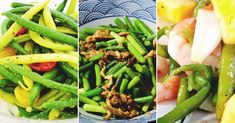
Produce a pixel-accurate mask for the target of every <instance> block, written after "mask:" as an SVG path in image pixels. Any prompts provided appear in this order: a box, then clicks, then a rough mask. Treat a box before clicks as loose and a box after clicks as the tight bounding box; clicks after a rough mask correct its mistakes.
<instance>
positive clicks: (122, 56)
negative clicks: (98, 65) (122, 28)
mask: <svg viewBox="0 0 235 123" xmlns="http://www.w3.org/2000/svg"><path fill="white" fill-rule="evenodd" d="M129 56H130V53H129V52H119V51H113V50H109V51H107V53H106V54H105V56H104V59H110V58H111V59H112V58H115V59H117V60H118V61H124V60H125V59H126V58H128V57H129Z"/></svg>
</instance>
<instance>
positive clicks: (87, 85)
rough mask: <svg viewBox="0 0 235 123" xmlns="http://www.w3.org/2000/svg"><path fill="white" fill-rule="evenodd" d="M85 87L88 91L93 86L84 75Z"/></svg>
mask: <svg viewBox="0 0 235 123" xmlns="http://www.w3.org/2000/svg"><path fill="white" fill-rule="evenodd" d="M82 83H83V88H84V89H85V90H86V91H88V90H90V88H91V85H90V82H89V80H88V79H87V78H86V77H85V76H84V77H82Z"/></svg>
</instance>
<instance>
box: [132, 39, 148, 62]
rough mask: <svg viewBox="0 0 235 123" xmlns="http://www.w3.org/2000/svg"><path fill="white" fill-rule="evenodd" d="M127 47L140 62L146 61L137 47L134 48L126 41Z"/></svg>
mask: <svg viewBox="0 0 235 123" xmlns="http://www.w3.org/2000/svg"><path fill="white" fill-rule="evenodd" d="M127 48H128V50H129V51H130V52H131V53H132V54H133V55H134V57H135V58H136V59H137V61H139V62H140V63H145V62H146V60H145V58H144V57H143V56H142V55H141V54H140V52H139V51H138V50H137V49H135V47H134V46H132V44H130V43H128V44H127Z"/></svg>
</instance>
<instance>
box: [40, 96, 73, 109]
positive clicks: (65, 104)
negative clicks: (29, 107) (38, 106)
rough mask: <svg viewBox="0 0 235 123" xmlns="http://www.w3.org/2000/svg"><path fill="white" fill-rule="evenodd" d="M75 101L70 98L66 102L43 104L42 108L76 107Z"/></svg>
mask: <svg viewBox="0 0 235 123" xmlns="http://www.w3.org/2000/svg"><path fill="white" fill-rule="evenodd" d="M77 100H78V99H77V98H72V99H69V100H66V101H54V102H45V103H43V104H42V107H43V108H45V109H52V108H57V109H60V108H67V107H74V106H76V105H77Z"/></svg>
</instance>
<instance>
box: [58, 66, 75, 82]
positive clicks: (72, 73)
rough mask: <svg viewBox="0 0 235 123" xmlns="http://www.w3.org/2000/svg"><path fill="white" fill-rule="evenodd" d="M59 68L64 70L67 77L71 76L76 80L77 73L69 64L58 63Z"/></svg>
mask: <svg viewBox="0 0 235 123" xmlns="http://www.w3.org/2000/svg"><path fill="white" fill-rule="evenodd" d="M59 67H60V68H61V69H62V70H64V72H66V73H67V74H68V75H69V76H71V77H72V78H73V79H74V80H78V74H77V71H76V70H75V69H74V68H73V67H71V66H70V65H69V64H67V63H64V62H59Z"/></svg>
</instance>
